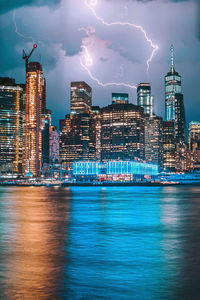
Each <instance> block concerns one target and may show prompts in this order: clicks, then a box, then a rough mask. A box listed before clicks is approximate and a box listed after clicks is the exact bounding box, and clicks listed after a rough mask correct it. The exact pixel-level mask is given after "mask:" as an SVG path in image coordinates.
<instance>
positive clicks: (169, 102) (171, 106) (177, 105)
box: [165, 46, 185, 142]
mask: <svg viewBox="0 0 200 300" xmlns="http://www.w3.org/2000/svg"><path fill="white" fill-rule="evenodd" d="M165 114H166V121H174V124H175V138H176V142H185V109H184V102H183V94H182V87H181V76H180V75H179V73H178V72H176V71H175V68H174V47H173V46H171V70H170V72H168V73H167V75H166V76H165Z"/></svg>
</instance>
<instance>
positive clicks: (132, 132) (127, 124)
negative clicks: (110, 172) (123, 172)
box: [101, 103, 145, 161]
mask: <svg viewBox="0 0 200 300" xmlns="http://www.w3.org/2000/svg"><path fill="white" fill-rule="evenodd" d="M144 157H145V151H144V109H143V108H141V107H138V106H136V105H133V104H130V103H113V104H111V105H109V106H107V107H104V108H102V109H101V159H102V160H103V161H105V160H108V159H113V160H120V159H121V160H123V159H126V160H127V159H130V160H131V159H136V158H140V159H144Z"/></svg>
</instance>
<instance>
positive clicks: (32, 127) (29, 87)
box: [25, 62, 45, 176]
mask: <svg viewBox="0 0 200 300" xmlns="http://www.w3.org/2000/svg"><path fill="white" fill-rule="evenodd" d="M44 86H45V81H44V76H43V72H42V66H41V65H40V63H38V62H30V63H29V65H28V70H27V73H26V133H25V135H26V137H25V159H26V169H25V173H26V175H27V176H31V175H32V176H38V175H39V174H40V172H41V164H42V121H41V113H42V99H43V95H44V94H43V93H44Z"/></svg>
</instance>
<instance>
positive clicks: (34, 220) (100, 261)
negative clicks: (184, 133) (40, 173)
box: [0, 187, 200, 300]
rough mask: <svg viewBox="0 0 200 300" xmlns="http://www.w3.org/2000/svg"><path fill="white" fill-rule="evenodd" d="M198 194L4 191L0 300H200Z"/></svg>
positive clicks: (0, 191)
mask: <svg viewBox="0 0 200 300" xmlns="http://www.w3.org/2000/svg"><path fill="white" fill-rule="evenodd" d="M199 257H200V188H199V187H79V188H78V187H73V188H45V187H8V188H3V187H1V188H0V293H1V299H87V300H90V299H137V300H140V299H141V300H143V299H188V300H190V299H200V258H199Z"/></svg>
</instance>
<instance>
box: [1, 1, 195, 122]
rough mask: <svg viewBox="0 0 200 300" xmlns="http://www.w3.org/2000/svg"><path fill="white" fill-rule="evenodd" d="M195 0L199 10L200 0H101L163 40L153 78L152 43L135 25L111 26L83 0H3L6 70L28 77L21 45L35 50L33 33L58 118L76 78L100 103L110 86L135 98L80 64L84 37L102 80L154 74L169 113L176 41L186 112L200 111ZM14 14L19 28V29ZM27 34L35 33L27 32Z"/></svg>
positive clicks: (117, 16) (113, 14)
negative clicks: (168, 82) (168, 81)
mask: <svg viewBox="0 0 200 300" xmlns="http://www.w3.org/2000/svg"><path fill="white" fill-rule="evenodd" d="M195 1H197V2H196V3H197V5H198V13H199V14H200V5H199V4H200V3H199V0H186V1H184V0H182V1H181V0H148V1H147V0H146V1H145V0H140V1H139V0H98V6H97V12H98V14H99V15H100V16H103V18H104V19H105V20H107V21H111V20H112V21H118V20H119V21H125V20H126V21H129V22H134V23H136V24H141V25H142V26H143V28H144V29H145V30H146V31H147V33H148V36H149V37H150V38H151V39H152V40H153V42H154V43H156V44H158V45H159V51H158V52H157V53H156V55H155V57H154V58H153V61H152V63H151V64H150V77H149V78H147V75H146V59H147V58H148V57H149V56H150V54H151V51H152V47H151V46H150V44H149V43H148V42H147V41H146V40H145V38H144V35H142V34H141V32H140V31H139V30H133V29H131V28H122V27H120V26H116V27H109V28H108V27H105V26H104V25H102V24H101V22H99V21H98V20H96V18H95V17H94V16H93V15H92V13H91V11H90V10H88V8H87V7H86V6H85V4H84V0H63V1H62V0H37V1H36V0H27V1H25V0H21V1H20V0H12V1H11V0H0V41H1V47H0V57H1V59H0V71H1V74H0V76H10V77H13V78H15V79H16V81H17V82H24V80H25V72H24V61H23V60H22V55H21V53H22V49H25V50H26V51H27V52H29V51H30V50H31V48H32V43H33V41H34V42H36V43H38V48H37V51H35V52H34V54H33V56H32V57H31V59H32V60H35V61H36V60H38V61H40V55H39V54H40V53H41V54H42V58H41V63H42V66H43V70H44V75H45V77H46V79H47V105H48V108H50V109H52V111H53V113H54V115H53V120H54V122H55V121H57V120H58V119H59V118H63V117H64V115H65V114H66V113H67V112H68V111H69V104H70V82H71V81H76V80H85V81H86V82H87V83H88V84H89V85H91V87H92V88H93V103H94V105H100V106H104V105H107V104H109V103H110V101H111V93H112V92H115V91H116V92H127V93H129V94H130V101H131V102H133V103H136V93H135V90H132V89H131V90H130V89H126V88H125V87H119V88H116V87H113V86H111V87H108V88H102V87H100V86H98V85H97V84H96V83H95V82H94V81H93V80H91V79H90V78H89V76H88V73H87V72H86V71H85V70H84V69H83V68H82V67H81V66H80V57H82V56H81V55H82V47H81V46H82V45H83V44H84V45H87V46H88V48H89V50H90V54H91V56H92V60H93V66H92V67H91V71H92V73H93V75H95V76H96V77H97V78H98V79H100V80H101V81H102V82H108V81H109V82H110V81H112V82H113V81H116V82H121V81H122V80H123V82H126V83H131V84H137V83H139V82H142V81H147V80H148V81H150V82H151V84H152V92H153V95H154V96H155V112H156V113H158V114H159V115H163V114H164V85H163V77H164V75H165V74H166V72H167V71H168V70H169V67H170V53H169V50H170V45H171V43H173V44H174V45H175V63H176V70H177V71H179V72H180V74H181V75H182V76H183V85H184V97H185V105H186V112H187V120H188V122H189V121H190V120H195V119H198V118H199V116H198V114H199V113H198V110H195V109H194V107H196V106H198V102H199V99H198V96H197V95H198V83H197V80H198V78H199V76H198V74H199V67H200V61H199V51H200V43H199V40H200V22H199V18H198V19H197V16H198V15H197V6H196V4H195ZM59 4H60V5H59ZM143 4H144V5H143ZM50 5H51V6H50ZM54 5H55V6H54ZM49 7H50V8H52V7H53V8H55V9H49ZM14 10H15V11H16V12H15V13H13V12H14ZM6 12H7V13H6ZM13 16H15V18H14V17H13ZM14 21H16V25H17V28H18V30H17V31H18V33H20V34H21V35H20V34H17V32H16V27H15V22H14ZM197 24H198V26H196V25H197ZM195 26H196V28H197V29H198V31H197V30H196V28H195ZM89 27H90V28H91V27H93V28H94V30H91V33H90V35H88V34H87V29H88V28H89ZM81 28H82V30H81ZM84 28H86V30H83V29H84ZM174 28H175V29H176V30H174ZM195 30H196V32H195ZM197 34H198V39H197ZM23 35H24V36H26V38H23ZM29 36H31V37H33V38H31V39H30V38H27V37H29ZM58 102H59V105H58Z"/></svg>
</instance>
